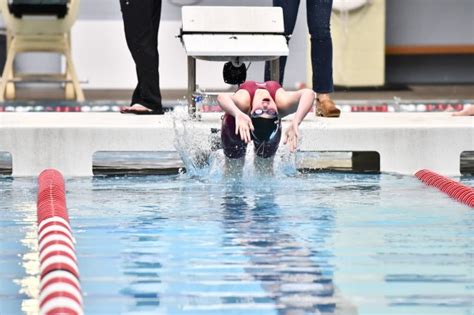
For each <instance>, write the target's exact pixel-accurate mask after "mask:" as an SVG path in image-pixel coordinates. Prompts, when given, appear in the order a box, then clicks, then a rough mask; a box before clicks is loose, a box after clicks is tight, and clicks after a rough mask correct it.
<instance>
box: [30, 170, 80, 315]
mask: <svg viewBox="0 0 474 315" xmlns="http://www.w3.org/2000/svg"><path fill="white" fill-rule="evenodd" d="M36 206H37V215H38V241H39V252H40V254H39V255H40V257H39V259H40V277H41V281H40V296H39V303H40V312H39V314H41V315H57V314H64V315H80V314H83V308H82V293H81V286H80V283H79V268H78V267H77V258H76V251H75V248H74V243H75V240H74V237H73V235H72V229H71V226H70V225H69V216H68V213H67V208H66V193H65V187H64V178H63V176H62V174H61V173H60V172H58V171H56V170H53V169H48V170H44V171H43V172H42V173H41V174H40V175H39V177H38V200H37V205H36Z"/></svg>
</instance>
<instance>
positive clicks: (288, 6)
mask: <svg viewBox="0 0 474 315" xmlns="http://www.w3.org/2000/svg"><path fill="white" fill-rule="evenodd" d="M273 6H274V7H281V8H282V9H283V22H284V24H285V35H286V36H287V37H288V38H289V36H291V34H293V31H294V29H295V25H296V17H297V15H298V9H299V6H300V0H273ZM286 59H287V58H286V57H280V84H281V85H283V79H284V75H285V66H286ZM269 80H270V62H269V61H267V62H265V80H264V81H269Z"/></svg>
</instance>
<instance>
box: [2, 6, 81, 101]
mask: <svg viewBox="0 0 474 315" xmlns="http://www.w3.org/2000/svg"><path fill="white" fill-rule="evenodd" d="M79 2H80V0H0V10H1V11H2V15H3V19H4V21H5V25H6V29H7V58H6V61H5V67H4V70H3V75H2V80H1V83H0V101H4V100H5V99H15V83H19V82H41V83H64V89H65V98H66V99H71V100H76V101H84V93H83V92H82V89H81V86H80V84H79V80H78V78H77V74H76V70H75V68H74V63H73V60H72V56H71V38H70V30H71V27H72V25H73V24H74V22H75V20H76V18H77V13H78V9H79ZM22 52H51V53H60V54H63V55H64V56H65V58H66V69H65V73H58V74H30V73H28V74H22V73H15V71H14V69H13V62H14V60H15V57H16V55H17V54H18V53H22Z"/></svg>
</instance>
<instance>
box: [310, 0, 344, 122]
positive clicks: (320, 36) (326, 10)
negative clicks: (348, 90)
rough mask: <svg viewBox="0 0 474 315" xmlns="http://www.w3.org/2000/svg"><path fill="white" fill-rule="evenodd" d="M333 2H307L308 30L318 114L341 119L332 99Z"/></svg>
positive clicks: (321, 0)
mask: <svg viewBox="0 0 474 315" xmlns="http://www.w3.org/2000/svg"><path fill="white" fill-rule="evenodd" d="M331 11H332V0H307V20H308V29H309V33H310V35H311V64H312V70H313V78H312V81H313V82H312V83H313V90H314V91H315V92H316V93H317V109H316V110H317V112H316V114H317V115H318V114H319V115H320V116H326V117H339V115H340V111H339V109H337V108H336V106H335V104H334V102H333V101H332V100H331V98H330V93H332V92H334V84H333V73H332V55H333V52H332V38H331Z"/></svg>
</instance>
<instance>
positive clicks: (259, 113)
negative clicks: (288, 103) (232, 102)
mask: <svg viewBox="0 0 474 315" xmlns="http://www.w3.org/2000/svg"><path fill="white" fill-rule="evenodd" d="M263 114H267V115H268V116H270V118H277V117H278V112H277V111H276V110H274V109H271V108H269V109H261V108H258V109H256V110H255V111H254V112H253V113H252V115H251V117H252V118H258V117H260V116H262V115H263Z"/></svg>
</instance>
